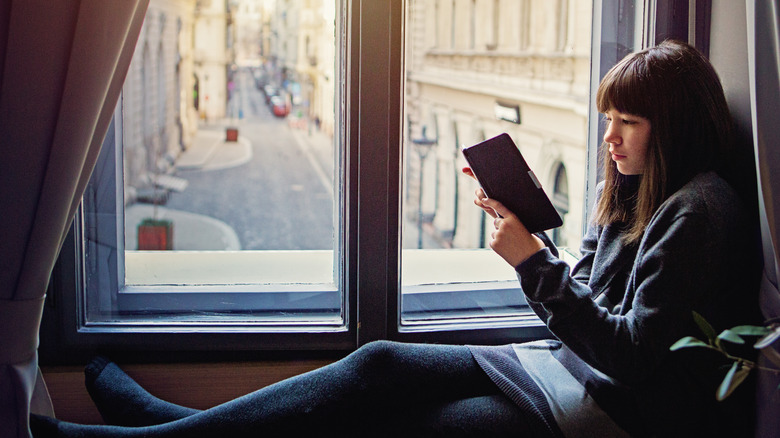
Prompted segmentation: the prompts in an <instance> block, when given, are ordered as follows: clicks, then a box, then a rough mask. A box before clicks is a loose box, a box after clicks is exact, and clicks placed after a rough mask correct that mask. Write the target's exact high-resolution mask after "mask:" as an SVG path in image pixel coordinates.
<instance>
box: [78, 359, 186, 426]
mask: <svg viewBox="0 0 780 438" xmlns="http://www.w3.org/2000/svg"><path fill="white" fill-rule="evenodd" d="M84 375H85V384H86V387H87V391H88V392H89V395H90V396H91V397H92V400H93V401H94V402H95V405H96V406H97V408H98V411H99V412H100V415H101V416H102V417H103V421H105V422H106V424H114V425H119V426H150V425H154V424H162V423H167V422H170V421H174V420H179V419H181V418H185V417H188V416H190V415H193V414H196V413H198V412H200V411H199V410H197V409H192V408H187V407H184V406H179V405H177V404H173V403H170V402H167V401H164V400H161V399H159V398H157V397H155V396H153V395H152V394H150V393H149V392H147V391H146V390H145V389H143V388H142V387H141V386H140V385H138V383H136V382H135V380H133V379H132V378H131V377H130V376H128V375H127V374H125V372H124V371H122V369H120V368H119V366H117V365H116V364H115V363H113V362H111V361H110V360H108V359H106V358H105V357H97V358H95V359H93V360H92V362H90V363H89V364H88V365H87V366H86V368H85V369H84Z"/></svg>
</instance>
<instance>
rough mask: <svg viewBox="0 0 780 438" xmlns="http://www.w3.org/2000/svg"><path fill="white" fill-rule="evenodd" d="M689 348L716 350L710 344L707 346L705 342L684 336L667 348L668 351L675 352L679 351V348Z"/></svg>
mask: <svg viewBox="0 0 780 438" xmlns="http://www.w3.org/2000/svg"><path fill="white" fill-rule="evenodd" d="M691 347H703V348H710V349H713V350H715V349H716V348H715V347H713V346H712V345H710V344H708V343H706V342H704V341H702V340H699V339H696V338H694V337H693V336H686V337H684V338H680V340H678V341H677V342H675V343H674V344H672V346H671V347H669V350H671V351H676V350H679V349H681V348H691Z"/></svg>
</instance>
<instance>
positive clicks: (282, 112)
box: [271, 96, 290, 117]
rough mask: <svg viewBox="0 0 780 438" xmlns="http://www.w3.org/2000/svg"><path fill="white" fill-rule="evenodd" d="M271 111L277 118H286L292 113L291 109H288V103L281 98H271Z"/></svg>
mask: <svg viewBox="0 0 780 438" xmlns="http://www.w3.org/2000/svg"><path fill="white" fill-rule="evenodd" d="M271 110H272V111H273V113H274V115H275V116H276V117H285V116H287V114H289V113H290V108H288V107H287V102H285V101H284V99H282V98H281V97H279V96H274V97H272V98H271Z"/></svg>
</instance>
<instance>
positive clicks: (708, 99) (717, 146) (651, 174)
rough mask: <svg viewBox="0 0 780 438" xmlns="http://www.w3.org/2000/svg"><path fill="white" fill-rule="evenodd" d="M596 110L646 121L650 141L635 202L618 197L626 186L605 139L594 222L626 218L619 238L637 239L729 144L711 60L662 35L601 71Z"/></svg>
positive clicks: (728, 123)
mask: <svg viewBox="0 0 780 438" xmlns="http://www.w3.org/2000/svg"><path fill="white" fill-rule="evenodd" d="M596 106H597V108H598V111H599V112H601V113H605V112H607V111H609V110H616V111H618V112H621V113H626V114H631V115H635V116H640V117H644V118H646V119H648V120H649V121H650V142H649V144H648V148H647V157H646V159H645V168H644V169H643V171H642V176H641V182H640V183H639V188H638V192H637V194H636V197H635V202H634V201H633V200H632V201H630V202H629V201H627V200H626V199H625V197H623V196H620V194H621V186H622V185H623V184H625V178H622V177H621V176H620V174H619V172H618V170H617V165H616V164H615V162H614V161H613V160H612V159H611V157H610V154H609V152H608V147H607V146H606V144H604V145H602V150H603V151H604V157H603V160H604V162H603V164H604V171H605V172H604V174H605V182H604V189H603V191H602V195H601V198H600V200H599V203H598V205H597V206H596V214H595V217H594V220H595V222H596V223H597V224H599V225H607V224H611V223H615V222H624V223H626V225H627V232H626V234H625V237H624V238H625V239H626V241H627V242H630V243H634V242H638V241H639V240H640V239H641V238H642V235H643V233H644V230H645V228H646V227H647V225H648V224H649V223H650V219H651V218H652V216H653V214H654V213H655V211H656V210H657V209H658V207H659V206H660V205H661V203H663V202H664V201H665V200H666V199H667V198H668V197H669V196H671V194H672V193H674V192H675V191H677V190H679V189H680V188H681V187H682V186H683V185H685V184H686V183H687V182H688V181H690V180H691V179H692V178H693V177H694V176H696V175H697V174H699V173H702V172H706V171H709V170H718V169H719V168H720V166H721V165H722V162H723V160H724V158H725V157H726V154H727V153H728V151H729V149H730V145H731V139H730V135H731V116H730V114H729V110H728V105H727V104H726V98H725V96H724V94H723V88H722V86H721V83H720V79H718V75H717V74H716V73H715V69H714V68H713V67H712V65H711V64H710V63H709V61H708V60H707V59H706V58H705V57H704V56H703V55H702V54H701V53H700V52H699V51H697V50H696V49H695V48H693V47H692V46H690V45H688V44H686V43H682V42H679V41H665V42H663V43H661V44H659V45H658V46H656V47H652V48H649V49H646V50H643V51H640V52H637V53H634V54H631V55H628V56H627V57H625V58H624V59H623V60H621V61H620V62H619V63H618V64H617V65H615V66H614V67H613V68H612V69H610V71H609V72H607V74H606V75H605V76H604V78H603V79H602V81H601V83H600V84H599V89H598V92H597V94H596Z"/></svg>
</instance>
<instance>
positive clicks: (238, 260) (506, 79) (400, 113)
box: [42, 0, 651, 350]
mask: <svg viewBox="0 0 780 438" xmlns="http://www.w3.org/2000/svg"><path fill="white" fill-rule="evenodd" d="M164 3H165V2H162V1H161V2H153V4H152V6H151V7H150V9H149V14H150V15H148V16H147V20H149V21H148V22H147V23H146V24H145V28H144V31H143V33H142V37H141V40H140V41H139V44H138V49H137V52H138V53H137V56H138V58H139V60H141V61H142V62H140V63H139V64H135V66H134V67H132V69H131V71H130V72H129V73H128V76H127V82H126V85H125V89H124V93H123V97H122V100H121V103H120V105H119V106H118V108H117V113H116V116H115V118H114V121H113V125H112V127H111V129H110V131H109V134H108V135H107V138H106V140H105V145H104V148H103V151H102V156H101V158H100V160H99V163H98V167H97V168H96V170H95V172H94V175H93V178H94V179H93V183H92V184H91V185H90V189H89V190H88V192H87V194H86V195H85V198H84V202H83V209H82V214H81V215H80V217H79V218H78V219H77V221H76V224H75V225H74V233H73V235H72V236H71V240H70V241H69V243H67V244H66V246H65V249H64V250H63V255H62V258H61V261H60V264H59V269H58V271H57V272H58V275H57V276H56V278H55V281H54V282H53V287H54V290H53V291H52V293H51V294H50V306H49V307H48V310H47V311H48V312H49V313H52V312H56V314H57V315H59V316H58V317H59V318H60V319H61V320H63V321H65V322H64V323H63V324H64V325H65V326H66V327H65V329H64V330H61V331H57V333H56V335H53V337H48V339H52V338H56V337H57V336H59V337H60V341H61V342H62V343H61V347H62V348H63V349H72V348H82V349H90V348H92V349H94V348H100V347H105V346H110V345H116V344H117V343H121V344H122V345H123V347H125V348H138V349H144V348H153V349H162V348H165V349H189V350H211V349H215V348H216V349H230V350H234V349H251V350H261V349H269V350H277V349H330V350H346V349H351V348H354V346H355V345H359V344H362V343H365V342H368V341H371V340H375V339H387V338H392V339H403V340H437V341H453V342H505V341H507V340H522V339H527V338H532V337H539V336H544V335H545V333H546V331H545V329H544V328H543V325H542V324H541V322H540V321H538V319H536V317H535V316H534V315H533V314H532V313H531V312H530V310H529V309H528V307H527V306H526V304H525V302H524V300H523V298H522V294H521V293H520V291H519V290H518V285H517V281H516V279H515V277H514V272H513V271H512V269H511V268H509V267H507V266H505V263H504V262H503V261H502V260H500V259H499V258H498V256H496V255H495V254H493V253H492V252H491V251H490V250H488V249H485V246H486V244H485V242H486V236H488V235H489V233H490V228H491V225H492V224H491V221H488V220H486V218H485V215H484V214H483V213H481V212H480V211H479V210H478V209H476V208H475V207H474V206H473V205H472V202H471V201H472V198H473V193H474V189H475V188H476V185H475V183H474V182H472V181H471V180H469V179H467V178H466V177H464V176H463V175H461V174H460V167H462V166H463V165H464V162H463V160H462V158H461V156H460V152H459V150H460V147H461V146H462V145H464V144H473V143H476V142H478V141H481V140H483V139H485V138H487V137H490V136H493V135H496V134H498V133H500V132H508V133H510V135H511V136H512V137H513V138H514V139H515V141H516V143H517V144H518V145H519V147H520V148H521V149H522V150H523V152H524V155H526V157H528V158H530V159H529V164H530V165H531V166H532V167H533V168H534V170H535V172H536V174H537V176H539V177H540V179H541V180H542V181H541V182H542V185H543V186H544V187H545V188H546V190H547V192H548V194H549V195H550V196H551V197H552V198H553V199H555V200H556V204H557V205H558V206H559V207H560V208H564V209H565V211H566V213H565V224H564V226H563V227H562V228H561V229H559V230H556V231H555V233H556V239H558V242H565V244H566V245H567V246H568V247H571V248H575V249H576V248H577V246H578V242H579V239H580V237H581V235H582V232H583V228H584V224H585V223H586V212H587V211H588V209H589V206H590V205H591V204H592V195H593V193H594V192H595V184H596V182H597V181H598V178H599V175H598V171H597V169H598V165H597V158H596V156H597V153H598V152H597V145H598V144H599V139H600V137H601V134H600V133H599V132H598V130H599V125H598V123H597V122H596V120H597V117H593V114H594V111H595V110H594V108H593V103H592V101H591V99H590V96H591V93H592V90H594V89H595V86H596V84H597V83H598V78H599V77H600V76H601V75H602V74H603V73H604V72H605V71H606V69H607V68H608V67H609V66H611V65H612V64H614V62H616V61H617V60H618V59H620V58H621V57H622V56H623V55H624V54H625V53H627V52H629V51H631V50H633V49H635V48H638V47H640V46H641V44H642V41H643V40H644V38H645V36H644V31H643V26H644V25H645V24H646V23H648V22H650V21H651V20H646V19H645V10H644V9H643V5H644V2H639V1H629V0H603V1H599V0H597V1H595V2H594V1H591V0H567V1H563V0H562V1H557V2H549V3H548V2H533V1H517V2H514V1H487V0H476V1H475V2H463V1H455V0H405V1H404V0H392V1H387V2H342V1H336V0H317V1H315V0H311V1H292V0H279V1H276V2H268V1H252V0H235V1H231V2H227V4H225V3H224V2H196V3H195V4H194V5H193V9H192V10H186V11H181V10H172V9H165V10H163V9H164V8H162V7H159V6H161V5H163V4H164ZM243 3H246V4H249V3H251V4H252V6H253V7H242V4H243ZM472 5H475V6H476V7H477V10H479V11H480V14H482V16H484V17H485V19H486V20H488V21H490V22H492V29H491V30H489V31H488V30H484V29H477V27H479V26H481V22H480V21H479V20H477V19H475V18H474V17H473V14H470V8H471V6H472ZM210 8H217V9H215V10H212V9H210ZM220 8H221V9H220ZM499 8H500V13H498V9H499ZM242 11H243V12H242ZM592 12H593V14H592ZM150 17H151V18H150ZM228 17H229V19H228ZM537 18H539V19H538V20H537ZM401 23H404V25H403V26H401ZM562 27H565V29H563V28H562ZM402 29H403V30H404V32H405V33H402V32H401V30H402ZM201 32H203V33H201ZM203 35H207V36H208V37H204V36H203ZM543 35H550V36H552V37H553V38H552V40H550V42H544V41H543ZM470 39H471V40H473V41H475V42H476V43H475V44H473V47H472V44H471V43H470V42H469V41H470ZM480 40H482V41H483V43H482V44H480V43H479V41H480ZM590 41H595V44H593V45H592V46H591V45H590ZM490 42H492V43H493V44H488V43H490ZM214 47H217V48H219V54H220V56H214V53H213V52H214ZM591 61H593V62H592V63H591ZM161 76H164V77H161ZM150 84H151V86H150ZM147 91H153V92H154V93H147ZM161 96H164V97H165V100H163V101H160V100H159V99H160V97H161ZM274 96H276V97H277V99H271V97H274ZM266 97H269V99H268V102H266ZM274 111H278V114H277V115H274ZM508 111H509V112H513V114H515V115H516V116H513V117H507V112H508ZM258 114H263V117H264V118H263V119H262V120H259V119H258V116H257V115H258ZM262 123H267V124H269V125H270V124H273V125H274V126H275V129H273V130H263V129H261V128H260V127H259V126H258V125H259V124H262ZM203 128H211V129H203ZM201 131H203V132H201ZM203 133H206V134H207V135H210V137H208V138H210V139H211V141H212V144H214V143H220V144H221V145H222V146H223V147H225V148H227V149H225V150H224V152H225V154H224V156H223V158H224V161H227V164H225V163H224V162H223V163H221V166H223V167H220V166H215V167H214V168H211V169H208V170H206V169H203V167H205V166H201V169H200V170H193V169H192V168H190V169H187V165H186V164H187V162H186V160H184V158H185V157H187V153H188V152H191V150H190V149H189V148H191V147H193V144H194V142H195V140H196V139H200V138H199V137H197V136H196V134H198V135H199V134H203ZM323 135H325V138H329V139H330V140H329V141H328V142H320V143H317V144H316V145H314V144H308V146H306V147H308V148H309V149H306V148H305V147H302V146H300V144H301V143H302V142H306V141H308V140H309V139H310V137H311V138H314V137H316V138H320V139H322V138H323V137H322V136H323ZM250 137H252V138H253V139H252V141H250V143H251V145H250V146H249V148H251V152H252V154H254V155H253V157H254V156H260V155H262V158H263V159H264V160H265V162H264V163H263V164H264V165H265V166H267V167H264V168H263V170H262V171H246V169H247V168H248V166H246V165H247V164H249V161H246V160H247V159H246V148H247V147H248V146H247V145H246V144H245V143H246V141H245V140H247V139H250ZM277 140H279V141H280V142H281V143H280V144H281V145H283V146H284V147H283V148H282V150H281V152H280V153H289V154H291V155H289V156H287V155H285V156H286V157H287V158H286V160H287V161H291V162H293V163H294V164H295V165H294V166H291V167H290V168H289V169H287V168H284V167H283V164H281V162H275V161H273V160H272V156H271V154H272V151H273V150H275V149H273V148H274V147H275V148H279V147H280V144H276V145H274V142H275V141H277ZM320 146H322V149H317V148H318V147H320ZM242 154H243V155H242ZM190 166H195V165H194V164H191V165H190ZM304 168H305V169H309V171H307V172H308V173H307V172H303V173H301V174H300V175H299V174H297V173H296V172H299V171H300V170H301V169H304ZM230 172H239V179H240V183H239V184H235V185H233V186H224V185H221V184H222V183H223V182H224V181H225V180H227V179H228V175H229V173H230ZM240 172H243V173H240ZM196 174H197V175H196ZM270 174H273V175H270ZM232 177H233V176H231V178H232ZM261 177H262V178H265V177H275V178H276V179H273V180H264V179H260V178H261ZM273 185H282V186H284V190H285V191H284V192H283V194H276V195H272V196H270V197H268V198H265V196H266V195H268V194H269V193H270V192H271V191H272V189H273V188H274V187H272V186H273ZM231 187H232V188H231ZM210 191H211V192H213V193H211V194H210V196H211V198H210V199H211V201H208V202H211V203H212V204H211V206H206V207H203V206H198V205H197V204H198V203H199V202H200V203H206V201H203V198H202V197H201V198H199V197H198V196H195V195H203V194H208V193H209V192H210ZM190 194H191V195H192V196H191V197H188V196H189V195H190ZM294 200H295V201H298V202H299V203H297V204H294V203H291V204H285V202H292V201H294ZM564 201H565V202H564ZM139 204H142V205H139ZM322 205H325V207H322ZM139 207H143V208H139ZM174 207H175V208H174ZM190 207H192V208H193V209H201V210H198V211H190V210H187V208H190ZM257 207H261V208H260V211H259V213H258V214H261V216H256V217H250V218H248V219H244V225H246V226H245V227H244V228H243V231H242V232H246V234H245V235H244V234H240V233H239V232H237V231H236V229H238V228H239V226H238V225H231V224H230V223H231V222H230V221H233V220H239V219H238V218H240V217H244V218H246V216H242V215H243V214H244V213H245V211H242V210H250V209H253V208H257ZM168 209H170V210H177V211H179V212H181V211H184V212H185V213H197V214H199V215H201V216H199V218H200V219H201V220H203V217H202V216H207V217H208V218H211V219H217V220H213V221H211V220H208V218H207V219H206V220H203V225H202V226H204V227H206V228H200V229H201V231H200V232H196V233H192V232H188V231H187V230H186V227H187V225H186V224H187V221H188V220H189V219H192V218H191V216H189V215H187V214H183V213H181V214H180V215H179V216H177V220H178V221H179V222H174V224H173V227H172V229H171V228H170V227H168V224H166V223H165V221H162V223H157V221H156V219H160V218H165V214H167V213H169V211H168ZM274 214H275V215H274ZM263 215H264V216H263ZM146 218H149V219H151V220H149V221H144V219H146ZM306 221H308V222H306ZM142 223H143V224H148V225H151V226H159V225H161V226H160V227H159V228H157V229H156V230H157V231H153V232H149V233H150V234H144V237H141V236H140V235H139V233H140V232H141V230H140V229H139V225H141V224H142ZM225 224H228V225H229V226H227V227H225ZM204 229H213V230H216V231H215V233H216V234H209V233H207V232H204V231H202V230H204ZM231 230H232V232H231ZM316 230H320V231H319V232H317V231H316ZM143 232H144V233H146V232H147V230H144V231H143ZM158 232H159V233H162V234H154V233H158ZM171 232H172V234H167V237H166V238H163V237H161V236H166V234H164V233H171ZM214 235H218V236H219V237H218V238H214V239H209V237H210V236H212V237H213V236H214ZM171 236H173V237H172V238H173V241H172V242H173V243H172V245H171V244H170V237H171ZM190 237H192V239H191V240H190V243H189V244H190V246H189V247H187V248H184V247H182V246H181V245H183V240H184V239H188V238H190ZM293 238H300V239H299V240H293ZM141 243H143V244H144V245H146V244H149V245H158V246H162V247H163V248H165V247H169V248H170V249H169V250H150V249H137V248H138V245H139V244H141ZM567 254H568V253H567ZM572 260H573V258H572ZM42 338H44V336H42ZM62 338H64V339H62ZM45 342H48V341H44V343H45ZM215 345H218V347H215Z"/></svg>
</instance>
